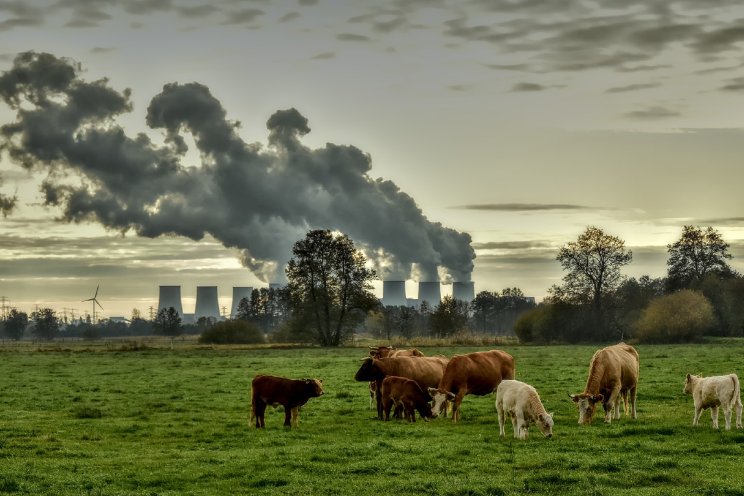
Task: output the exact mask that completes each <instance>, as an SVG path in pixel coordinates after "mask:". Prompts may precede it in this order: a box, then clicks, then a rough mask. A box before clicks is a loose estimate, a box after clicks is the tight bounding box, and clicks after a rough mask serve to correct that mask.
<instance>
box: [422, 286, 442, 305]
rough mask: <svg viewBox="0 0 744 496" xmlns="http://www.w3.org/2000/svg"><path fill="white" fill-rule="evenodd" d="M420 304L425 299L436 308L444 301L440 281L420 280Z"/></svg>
mask: <svg viewBox="0 0 744 496" xmlns="http://www.w3.org/2000/svg"><path fill="white" fill-rule="evenodd" d="M418 299H419V305H420V304H421V303H423V302H424V301H425V302H427V303H428V304H429V306H430V307H432V308H434V307H435V306H437V305H439V302H440V301H442V292H441V289H440V287H439V281H425V282H419V296H418Z"/></svg>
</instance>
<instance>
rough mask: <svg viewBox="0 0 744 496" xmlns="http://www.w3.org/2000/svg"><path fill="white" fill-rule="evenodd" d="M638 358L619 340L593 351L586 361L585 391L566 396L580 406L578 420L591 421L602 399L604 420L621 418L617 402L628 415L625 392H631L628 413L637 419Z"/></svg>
mask: <svg viewBox="0 0 744 496" xmlns="http://www.w3.org/2000/svg"><path fill="white" fill-rule="evenodd" d="M639 373H640V361H639V358H638V352H637V351H636V349H635V348H633V347H632V346H630V345H627V344H625V343H619V344H616V345H613V346H608V347H607V348H602V349H601V350H598V351H597V352H596V353H594V356H593V357H592V361H591V362H590V363H589V377H588V378H587V380H586V386H584V392H583V393H580V394H572V395H569V396H570V397H571V399H572V400H573V402H574V403H576V405H577V406H578V408H579V423H580V424H591V423H592V417H593V416H594V410H595V409H596V407H597V403H599V402H600V401H601V402H602V406H603V407H604V411H605V422H607V423H608V424H609V423H611V422H612V417H613V416H614V417H615V419H619V418H620V401H619V397H622V399H623V409H624V410H625V414H626V415H627V414H628V395H630V407H631V416H632V418H636V391H637V388H638V376H639Z"/></svg>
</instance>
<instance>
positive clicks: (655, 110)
mask: <svg viewBox="0 0 744 496" xmlns="http://www.w3.org/2000/svg"><path fill="white" fill-rule="evenodd" d="M680 115H682V114H680V113H679V112H678V111H676V110H673V109H670V108H667V107H662V106H659V105H654V106H650V107H646V108H643V109H640V110H633V111H632V112H628V113H626V114H625V117H627V118H629V119H638V120H653V119H666V118H669V117H679V116H680Z"/></svg>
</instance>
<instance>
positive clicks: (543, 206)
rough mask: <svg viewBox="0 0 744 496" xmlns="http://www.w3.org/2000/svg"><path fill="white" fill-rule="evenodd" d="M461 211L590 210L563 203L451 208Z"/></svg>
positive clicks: (504, 204) (486, 204)
mask: <svg viewBox="0 0 744 496" xmlns="http://www.w3.org/2000/svg"><path fill="white" fill-rule="evenodd" d="M453 208H457V209H463V210H488V211H495V212H534V211H540V210H591V209H592V208H591V207H586V206H583V205H571V204H564V203H482V204H472V205H462V206H459V207H453Z"/></svg>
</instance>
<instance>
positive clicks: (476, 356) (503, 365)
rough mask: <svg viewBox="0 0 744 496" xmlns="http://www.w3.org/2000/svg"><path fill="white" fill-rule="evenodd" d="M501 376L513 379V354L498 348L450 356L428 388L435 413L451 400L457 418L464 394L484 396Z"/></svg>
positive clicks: (437, 413) (499, 381) (454, 418)
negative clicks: (438, 379)
mask: <svg viewBox="0 0 744 496" xmlns="http://www.w3.org/2000/svg"><path fill="white" fill-rule="evenodd" d="M503 379H514V358H513V357H512V356H511V355H510V354H508V353H506V352H504V351H501V350H491V351H477V352H475V353H468V354H466V355H455V356H453V357H452V358H451V359H450V361H449V363H448V364H447V368H446V369H445V371H444V375H443V376H442V380H441V381H439V384H437V386H436V387H431V388H429V394H430V395H431V397H432V398H433V399H434V406H433V407H432V409H431V411H432V413H433V414H434V416H437V415H439V412H440V411H441V410H442V408H443V407H444V406H445V404H446V402H447V400H452V401H453V407H452V420H453V421H454V422H457V421H458V420H459V419H460V403H462V399H463V397H464V396H465V395H466V394H475V395H478V396H483V395H486V394H489V393H492V392H494V391H496V388H497V387H498V386H499V383H501V381H502V380H503Z"/></svg>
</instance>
